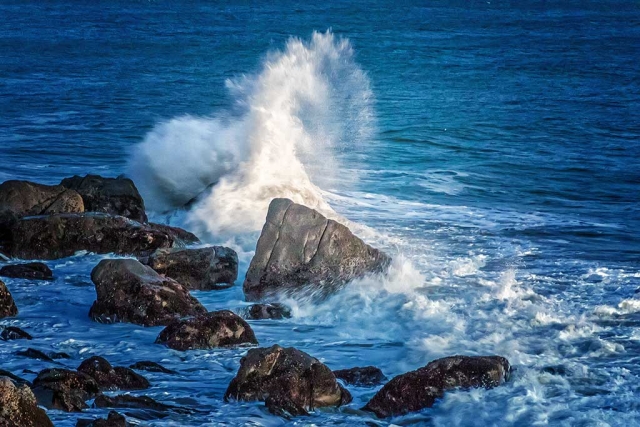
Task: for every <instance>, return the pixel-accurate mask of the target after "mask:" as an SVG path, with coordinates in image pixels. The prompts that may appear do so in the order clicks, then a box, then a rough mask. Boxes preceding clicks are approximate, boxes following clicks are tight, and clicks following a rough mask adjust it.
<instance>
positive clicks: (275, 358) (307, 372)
mask: <svg viewBox="0 0 640 427" xmlns="http://www.w3.org/2000/svg"><path fill="white" fill-rule="evenodd" d="M224 398H225V401H229V400H244V401H255V400H259V401H265V400H267V399H268V400H269V410H270V411H271V412H272V413H277V414H279V415H280V414H282V413H289V414H291V415H303V414H304V413H305V412H306V411H309V410H313V409H314V408H320V407H324V406H340V405H343V404H346V403H349V402H350V401H351V395H350V394H349V392H347V391H346V390H345V389H344V388H342V387H341V386H340V385H339V384H338V382H337V381H336V377H335V376H334V375H333V373H332V372H331V370H330V369H329V368H328V367H327V366H326V365H324V364H323V363H321V362H320V361H319V360H318V359H316V358H314V357H311V356H309V355H308V354H307V353H304V352H302V351H300V350H297V349H295V348H282V347H280V346H279V345H274V346H272V347H270V348H256V349H251V350H249V352H248V353H247V355H246V356H245V357H243V358H242V359H241V360H240V369H239V370H238V373H237V375H236V377H235V378H234V379H233V380H231V383H230V384H229V387H228V388H227V391H226V392H225V395H224Z"/></svg>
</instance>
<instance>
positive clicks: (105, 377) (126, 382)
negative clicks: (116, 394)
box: [78, 356, 151, 390]
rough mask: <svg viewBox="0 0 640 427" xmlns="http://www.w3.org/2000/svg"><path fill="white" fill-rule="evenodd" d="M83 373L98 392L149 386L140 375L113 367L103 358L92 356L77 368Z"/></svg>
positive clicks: (119, 367) (126, 369) (129, 370)
mask: <svg viewBox="0 0 640 427" xmlns="http://www.w3.org/2000/svg"><path fill="white" fill-rule="evenodd" d="M78 372H83V373H85V374H87V375H89V376H90V377H91V378H93V379H94V380H96V382H97V383H98V386H99V387H100V390H144V389H147V388H149V387H150V386H151V384H149V381H147V379H146V378H145V377H143V376H142V375H139V374H137V373H135V372H134V371H133V370H131V369H129V368H124V367H122V366H116V367H113V366H111V364H110V363H109V362H108V361H107V360H106V359H105V358H103V357H99V356H93V357H90V358H89V359H87V360H85V361H83V362H82V363H81V364H80V366H78Z"/></svg>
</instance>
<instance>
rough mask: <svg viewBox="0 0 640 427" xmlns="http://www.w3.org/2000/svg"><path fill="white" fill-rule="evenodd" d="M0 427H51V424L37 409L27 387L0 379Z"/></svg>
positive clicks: (45, 415) (3, 378) (4, 378)
mask: <svg viewBox="0 0 640 427" xmlns="http://www.w3.org/2000/svg"><path fill="white" fill-rule="evenodd" d="M0 426H3V427H5V426H6V427H53V423H52V422H51V420H50V419H49V417H48V416H47V413H46V412H45V411H44V410H43V409H41V408H39V407H38V403H37V401H36V397H35V396H34V395H33V393H32V392H31V389H30V388H29V386H27V385H21V386H16V385H15V384H14V383H13V382H12V381H11V380H10V379H9V378H6V377H0Z"/></svg>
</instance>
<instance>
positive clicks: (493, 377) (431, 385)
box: [363, 356, 511, 418]
mask: <svg viewBox="0 0 640 427" xmlns="http://www.w3.org/2000/svg"><path fill="white" fill-rule="evenodd" d="M510 371H511V368H510V366H509V361H508V360H507V359H505V358H504V357H500V356H476V357H468V356H452V357H445V358H443V359H438V360H434V361H433V362H431V363H429V364H428V365H426V366H424V367H422V368H420V369H417V370H415V371H411V372H407V373H406V374H402V375H398V376H397V377H395V378H394V379H392V380H391V381H389V382H388V383H387V384H385V386H384V387H382V389H380V390H379V391H378V393H376V395H375V396H373V398H372V399H371V400H370V401H369V402H368V403H367V404H366V406H365V407H364V408H363V409H364V410H367V411H371V412H373V413H375V414H376V415H377V416H378V417H380V418H385V417H390V416H395V415H402V414H406V413H408V412H413V411H419V410H421V409H424V408H430V407H431V406H433V404H434V402H435V401H436V399H439V398H441V397H442V396H444V393H445V391H447V390H451V389H455V388H462V389H469V388H477V387H484V388H491V387H495V386H498V385H500V384H502V383H503V382H505V381H507V380H508V379H509V375H510Z"/></svg>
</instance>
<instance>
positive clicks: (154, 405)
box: [93, 394, 194, 415]
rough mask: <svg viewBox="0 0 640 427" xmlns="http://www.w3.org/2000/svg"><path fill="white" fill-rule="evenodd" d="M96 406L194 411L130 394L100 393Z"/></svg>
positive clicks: (161, 410)
mask: <svg viewBox="0 0 640 427" xmlns="http://www.w3.org/2000/svg"><path fill="white" fill-rule="evenodd" d="M93 406H95V407H96V408H130V409H143V410H149V411H154V412H159V413H161V415H162V414H166V413H168V412H175V413H178V414H191V413H193V412H194V411H193V410H191V409H189V408H183V407H181V406H173V405H166V404H164V403H161V402H158V401H157V400H154V399H152V398H150V397H148V396H132V395H130V394H120V395H117V396H105V395H103V394H102V395H100V396H98V397H96V399H95V400H94V402H93Z"/></svg>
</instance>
